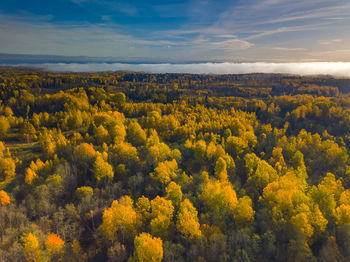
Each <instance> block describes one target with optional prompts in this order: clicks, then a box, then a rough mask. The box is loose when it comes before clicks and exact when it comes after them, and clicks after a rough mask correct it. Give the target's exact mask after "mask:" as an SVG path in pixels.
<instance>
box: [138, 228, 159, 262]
mask: <svg viewBox="0 0 350 262" xmlns="http://www.w3.org/2000/svg"><path fill="white" fill-rule="evenodd" d="M134 245H135V259H136V261H139V262H161V261H162V259H163V247H162V240H161V239H160V238H156V237H154V238H153V237H152V236H151V235H150V234H148V233H141V234H140V235H138V236H137V237H135V240H134Z"/></svg>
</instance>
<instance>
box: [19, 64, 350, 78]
mask: <svg viewBox="0 0 350 262" xmlns="http://www.w3.org/2000/svg"><path fill="white" fill-rule="evenodd" d="M16 66H25V67H35V68H43V69H46V70H50V71H59V72H102V71H142V72H149V73H192V74H247V73H281V74H293V75H332V76H335V77H350V63H349V62H347V63H345V62H307V63H262V62H261V63H197V64H122V63H85V64H79V63H45V64H35V65H33V64H20V65H16Z"/></svg>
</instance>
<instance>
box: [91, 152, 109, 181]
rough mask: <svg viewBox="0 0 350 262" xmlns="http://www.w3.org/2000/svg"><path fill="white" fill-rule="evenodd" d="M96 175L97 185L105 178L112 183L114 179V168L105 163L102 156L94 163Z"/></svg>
mask: <svg viewBox="0 0 350 262" xmlns="http://www.w3.org/2000/svg"><path fill="white" fill-rule="evenodd" d="M94 174H95V177H96V180H97V183H99V182H100V181H101V179H102V178H104V177H106V178H108V179H109V180H110V181H111V180H113V177H114V172H113V167H112V166H111V165H110V164H109V163H108V162H107V161H105V160H104V159H103V157H102V156H97V157H96V160H95V162H94Z"/></svg>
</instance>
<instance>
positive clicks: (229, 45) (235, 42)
mask: <svg viewBox="0 0 350 262" xmlns="http://www.w3.org/2000/svg"><path fill="white" fill-rule="evenodd" d="M211 45H212V46H213V47H217V48H221V49H226V50H237V49H247V48H250V47H252V46H254V44H252V43H250V42H248V41H245V40H241V39H229V40H225V41H218V42H213V43H212V44H211Z"/></svg>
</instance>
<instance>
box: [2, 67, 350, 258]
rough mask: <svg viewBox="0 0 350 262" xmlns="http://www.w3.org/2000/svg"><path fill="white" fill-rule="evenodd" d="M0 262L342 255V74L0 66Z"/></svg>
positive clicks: (346, 138) (348, 187)
mask: <svg viewBox="0 0 350 262" xmlns="http://www.w3.org/2000/svg"><path fill="white" fill-rule="evenodd" d="M0 141H1V142H0V261H36V262H37V261H68V262H69V261H78V262H80V261H81V262H83V261H120V262H123V261H128V262H134V261H135V262H136V261H140V262H147V261H158V262H160V261H164V262H166V261H169V262H170V261H174V262H175V261H178V262H181V261H198V262H204V261H208V262H209V261H215V262H219V261H237V262H238V261H239V262H248V261H288V262H291V261H315V262H316V261H322V262H328V261H329V262H331V261H332V262H333V261H350V158H349V153H350V79H336V78H332V77H328V76H312V77H311V76H310V77H300V76H291V75H279V74H246V75H191V74H149V73H142V72H139V73H135V72H101V73H54V72H47V71H44V70H34V69H27V68H16V69H15V68H8V67H1V68H0Z"/></svg>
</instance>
